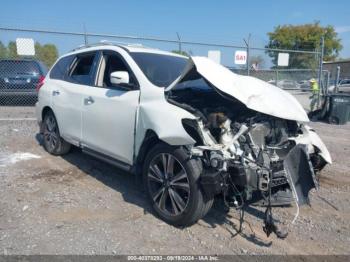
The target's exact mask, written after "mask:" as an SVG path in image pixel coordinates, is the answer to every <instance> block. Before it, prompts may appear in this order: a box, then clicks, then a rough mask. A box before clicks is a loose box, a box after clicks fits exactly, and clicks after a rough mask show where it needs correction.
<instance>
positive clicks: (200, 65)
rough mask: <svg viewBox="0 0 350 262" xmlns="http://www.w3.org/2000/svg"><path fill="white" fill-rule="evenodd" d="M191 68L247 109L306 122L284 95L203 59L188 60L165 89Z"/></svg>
mask: <svg viewBox="0 0 350 262" xmlns="http://www.w3.org/2000/svg"><path fill="white" fill-rule="evenodd" d="M193 68H194V69H195V70H196V71H197V72H198V73H199V74H200V75H201V76H202V77H203V78H205V79H206V80H207V81H208V82H209V83H211V84H212V85H213V86H214V87H215V88H217V89H218V90H219V91H221V92H222V93H224V94H226V95H229V96H231V97H234V98H235V99H237V100H239V101H241V102H242V103H243V104H245V105H246V106H247V107H248V108H250V109H253V110H255V111H258V112H261V113H264V114H267V115H272V116H275V117H278V118H283V119H289V120H295V121H301V122H308V121H309V118H308V116H307V114H306V112H305V110H304V109H303V107H302V106H301V105H300V103H299V102H298V101H297V100H296V99H295V97H294V96H292V95H291V94H289V93H288V92H286V91H284V90H282V89H280V88H278V87H276V86H274V85H271V84H269V83H267V82H265V81H262V80H260V79H257V78H255V77H250V76H242V75H238V74H235V73H233V72H232V71H230V70H229V69H227V68H226V67H224V66H222V65H219V64H217V63H215V62H214V61H212V60H210V59H208V58H206V57H191V58H190V59H189V63H188V65H187V67H186V68H185V70H184V72H183V73H182V74H181V75H180V76H179V77H178V79H177V80H175V81H174V82H173V83H172V84H171V85H170V86H169V87H168V88H167V89H166V90H170V89H171V88H173V87H174V86H175V85H176V84H177V83H179V82H181V81H182V79H184V78H185V77H186V75H187V74H189V73H190V72H191V71H192V69H193Z"/></svg>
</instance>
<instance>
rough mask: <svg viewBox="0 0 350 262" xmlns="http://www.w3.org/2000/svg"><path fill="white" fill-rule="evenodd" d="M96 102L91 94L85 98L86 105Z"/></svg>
mask: <svg viewBox="0 0 350 262" xmlns="http://www.w3.org/2000/svg"><path fill="white" fill-rule="evenodd" d="M94 102H95V100H94V99H93V98H92V97H91V96H89V97H88V98H85V104H86V105H91V104H92V103H94Z"/></svg>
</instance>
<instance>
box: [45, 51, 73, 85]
mask: <svg viewBox="0 0 350 262" xmlns="http://www.w3.org/2000/svg"><path fill="white" fill-rule="evenodd" d="M74 57H75V56H74V55H71V56H65V57H62V58H61V59H60V60H59V61H58V62H57V63H56V64H55V65H54V67H53V68H52V69H51V72H50V78H52V79H58V80H64V79H65V78H66V75H67V73H68V71H69V68H70V66H71V64H72V62H73V60H74Z"/></svg>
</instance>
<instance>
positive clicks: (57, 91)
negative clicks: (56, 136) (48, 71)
mask: <svg viewBox="0 0 350 262" xmlns="http://www.w3.org/2000/svg"><path fill="white" fill-rule="evenodd" d="M97 54H98V53H97V52H87V53H80V54H77V55H73V56H72V57H71V58H70V59H71V63H70V64H69V66H68V67H67V68H66V69H65V70H67V71H66V72H65V75H64V79H63V81H59V82H57V83H56V84H55V85H54V86H53V87H52V91H51V92H52V105H53V109H54V112H55V114H56V118H57V121H58V125H59V128H60V133H61V135H62V137H63V138H65V139H66V140H67V141H69V142H71V143H73V144H79V142H80V141H81V138H82V132H81V128H82V105H83V93H84V90H85V89H86V88H89V87H90V86H91V85H92V83H93V79H94V78H95V74H96V62H97V60H98V55H97Z"/></svg>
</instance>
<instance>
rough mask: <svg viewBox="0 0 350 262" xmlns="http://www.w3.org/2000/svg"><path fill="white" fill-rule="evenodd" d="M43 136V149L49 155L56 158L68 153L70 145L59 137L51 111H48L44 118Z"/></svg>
mask: <svg viewBox="0 0 350 262" xmlns="http://www.w3.org/2000/svg"><path fill="white" fill-rule="evenodd" d="M43 135H44V140H43V145H44V148H45V150H46V151H47V152H49V153H50V154H52V155H56V156H57V155H64V154H67V153H68V152H69V150H70V148H71V145H70V144H69V143H68V142H66V141H65V140H64V139H63V138H62V137H61V136H60V131H59V128H58V124H57V120H56V117H55V115H54V114H53V112H52V111H48V112H47V113H46V114H45V116H44V121H43Z"/></svg>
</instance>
